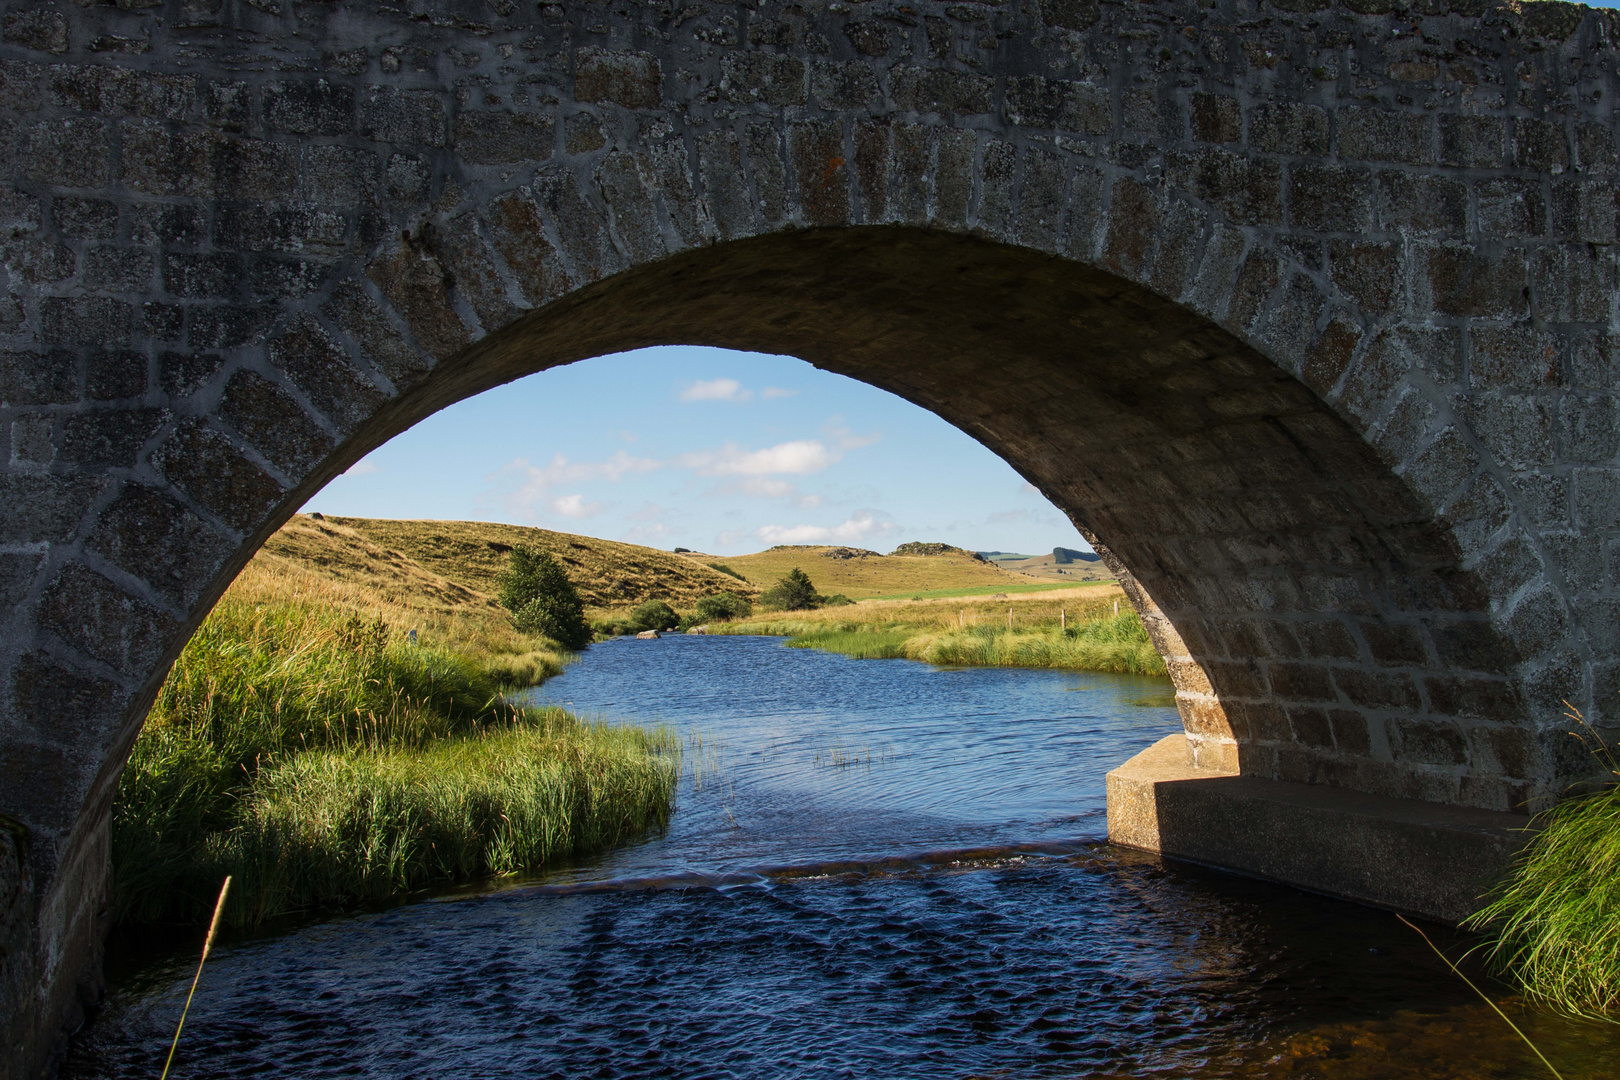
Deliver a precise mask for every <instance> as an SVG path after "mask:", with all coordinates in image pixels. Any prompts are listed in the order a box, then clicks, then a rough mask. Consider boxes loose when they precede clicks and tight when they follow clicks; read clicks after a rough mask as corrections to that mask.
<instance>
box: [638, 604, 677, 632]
mask: <svg viewBox="0 0 1620 1080" xmlns="http://www.w3.org/2000/svg"><path fill="white" fill-rule="evenodd" d="M630 621H631V623H633V624H634V625H635V626H636V627H638V628H639V629H641V630H673V629H675V628H676V627H677V626H679V625H680V623H681V617H680V616H679V615H677V614H675V609H674V608H672V607H670V606H669V605H668V604H666V603H664V602H663V601H662V600H648V601H647V602H646V603H644V604H642V605H640V606H639V607H637V608H636V609H635V610H634V611H632V612H631V613H630Z"/></svg>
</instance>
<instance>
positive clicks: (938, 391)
mask: <svg viewBox="0 0 1620 1080" xmlns="http://www.w3.org/2000/svg"><path fill="white" fill-rule="evenodd" d="M657 344H701V345H713V346H719V347H724V348H731V349H740V350H750V351H759V352H768V353H783V354H790V355H794V356H798V357H800V358H802V359H805V360H807V361H809V362H811V363H813V364H815V365H816V366H818V367H821V368H824V369H826V370H829V371H834V372H838V373H840V374H844V375H847V376H850V377H852V378H855V379H859V380H861V381H863V382H867V383H870V384H872V385H875V386H878V387H881V388H883V389H885V390H888V391H891V392H893V393H895V394H897V395H899V396H901V397H903V398H905V399H907V400H908V401H911V402H914V403H915V404H917V405H919V406H921V407H923V408H926V409H928V410H930V411H932V412H934V413H936V414H938V415H940V416H941V417H943V418H944V419H946V420H948V421H949V422H951V423H952V424H955V425H956V426H957V427H959V428H961V429H962V430H963V431H965V432H967V433H968V434H970V435H972V436H973V437H975V438H976V439H978V440H979V441H981V442H982V443H984V444H985V445H986V446H987V447H989V448H990V449H991V450H993V451H994V452H996V453H997V454H999V455H1000V456H1001V457H1002V458H1004V459H1005V460H1007V461H1008V462H1009V463H1011V464H1012V465H1013V466H1014V467H1015V468H1016V469H1017V470H1018V471H1019V472H1020V473H1021V474H1023V475H1024V476H1025V477H1026V478H1027V479H1028V480H1029V481H1030V482H1031V483H1033V484H1034V485H1035V486H1036V487H1038V488H1039V489H1040V490H1041V491H1042V492H1043V493H1044V494H1046V495H1047V497H1049V498H1050V499H1051V500H1052V501H1053V502H1054V503H1056V504H1057V505H1058V506H1059V507H1060V508H1061V509H1063V510H1064V511H1065V512H1066V513H1067V514H1068V515H1069V516H1070V517H1071V518H1072V519H1073V520H1074V521H1075V523H1076V524H1077V525H1078V526H1079V527H1080V528H1081V529H1082V530H1083V531H1084V532H1085V534H1086V535H1087V536H1088V537H1091V538H1093V539H1094V541H1095V543H1096V544H1097V545H1098V548H1099V550H1100V551H1103V552H1104V553H1105V557H1106V558H1107V559H1108V560H1109V563H1110V565H1111V566H1112V567H1114V569H1115V570H1116V571H1117V572H1119V573H1120V574H1121V578H1122V580H1123V581H1124V582H1125V584H1126V587H1127V590H1128V591H1129V592H1130V594H1131V596H1132V597H1133V599H1134V600H1135V601H1136V603H1137V604H1138V607H1139V608H1140V609H1141V610H1142V611H1143V613H1144V615H1145V616H1146V617H1147V619H1148V623H1149V626H1150V629H1151V631H1152V632H1153V634H1154V638H1155V642H1156V644H1158V646H1159V648H1160V650H1161V652H1163V653H1164V654H1165V655H1166V657H1167V659H1168V661H1169V663H1170V666H1171V671H1172V676H1173V678H1174V680H1175V683H1176V687H1177V693H1178V702H1179V705H1180V709H1181V713H1182V716H1183V719H1184V721H1185V724H1186V728H1187V731H1188V735H1189V739H1190V742H1191V744H1192V746H1193V747H1194V750H1195V753H1196V754H1197V755H1198V757H1199V759H1200V760H1201V761H1202V762H1203V763H1205V764H1209V765H1214V766H1219V767H1225V768H1239V769H1241V770H1242V771H1243V772H1244V773H1245V774H1252V775H1259V776H1266V777H1274V778H1281V779H1289V780H1298V781H1305V782H1311V783H1326V784H1333V785H1338V786H1346V787H1353V788H1357V789H1360V790H1363V791H1369V792H1373V793H1377V794H1386V795H1394V796H1398V797H1406V798H1419V799H1427V800H1430V801H1438V802H1450V803H1462V804H1465V805H1477V806H1484V807H1489V808H1496V809H1508V808H1510V807H1522V806H1523V805H1524V804H1525V803H1526V801H1527V800H1528V799H1530V798H1531V797H1533V796H1534V795H1535V794H1536V792H1535V791H1534V790H1533V788H1534V780H1533V777H1534V776H1535V775H1536V772H1537V765H1538V763H1539V748H1538V747H1537V746H1536V745H1535V741H1534V737H1533V735H1532V734H1531V733H1530V732H1529V731H1527V730H1525V729H1524V728H1523V727H1521V726H1519V725H1518V724H1516V723H1514V722H1513V721H1514V720H1515V719H1516V716H1515V708H1516V706H1515V702H1516V698H1517V693H1518V691H1517V688H1516V686H1515V683H1514V681H1513V679H1512V678H1511V676H1510V674H1509V671H1510V668H1511V663H1512V659H1513V658H1512V657H1511V655H1510V654H1509V652H1508V650H1507V649H1506V647H1505V646H1504V645H1503V643H1502V641H1501V639H1500V636H1499V635H1498V634H1497V633H1496V632H1495V631H1494V630H1493V629H1492V627H1491V623H1490V619H1489V616H1488V612H1487V609H1488V596H1487V595H1486V592H1485V590H1484V589H1483V588H1481V586H1480V584H1479V582H1478V581H1477V580H1476V578H1475V576H1474V575H1473V574H1471V573H1469V572H1466V571H1463V570H1461V569H1460V568H1459V564H1460V557H1459V554H1458V552H1457V548H1456V545H1455V543H1454V542H1453V540H1452V539H1451V535H1450V532H1449V530H1448V527H1447V523H1446V522H1444V521H1440V520H1437V519H1436V518H1435V516H1434V514H1433V513H1432V512H1431V511H1429V510H1427V509H1425V508H1424V507H1423V506H1422V505H1421V504H1420V502H1419V500H1418V499H1416V498H1415V497H1414V496H1413V495H1412V493H1411V492H1410V491H1409V489H1408V488H1407V486H1406V484H1405V483H1404V482H1403V481H1402V480H1401V479H1400V478H1399V477H1398V476H1396V475H1395V474H1394V473H1393V472H1392V471H1391V469H1390V468H1389V466H1388V465H1387V464H1386V463H1384V462H1383V461H1381V460H1380V459H1379V457H1378V455H1377V454H1376V452H1375V451H1374V450H1373V449H1372V448H1370V447H1369V446H1368V445H1367V443H1366V442H1365V441H1364V440H1363V439H1362V438H1361V437H1360V436H1358V435H1357V434H1356V433H1355V432H1354V431H1352V430H1351V429H1350V428H1349V427H1348V426H1347V425H1346V424H1345V423H1344V422H1343V421H1342V420H1341V419H1339V418H1338V417H1337V416H1335V415H1334V414H1333V413H1332V412H1330V411H1329V409H1328V408H1327V407H1326V406H1324V405H1323V404H1322V402H1321V401H1320V400H1319V398H1318V397H1317V396H1316V395H1315V394H1313V393H1312V392H1311V391H1310V390H1309V389H1307V388H1306V387H1305V386H1304V385H1302V384H1301V383H1300V382H1299V380H1298V379H1296V378H1295V377H1294V376H1293V375H1291V374H1289V373H1288V372H1286V371H1283V370H1282V369H1281V368H1279V367H1278V366H1277V365H1276V364H1275V363H1273V362H1271V361H1270V360H1268V359H1267V358H1266V357H1264V356H1263V355H1261V354H1260V353H1259V352H1257V351H1256V350H1255V349H1254V348H1253V347H1251V346H1249V345H1247V344H1245V343H1243V342H1242V341H1240V340H1239V339H1237V338H1236V337H1234V336H1233V335H1232V334H1230V333H1228V332H1227V331H1225V330H1223V329H1222V328H1220V327H1219V326H1217V325H1215V324H1214V323H1212V322H1210V321H1209V320H1208V319H1206V318H1203V317H1201V316H1199V315H1197V314H1195V313H1192V312H1190V311H1188V310H1187V309H1186V308H1184V307H1181V306H1180V305H1177V304H1175V303H1172V302H1170V301H1167V300H1165V299H1163V298H1161V297H1159V296H1157V295H1155V294H1153V293H1152V292H1150V291H1148V290H1147V289H1145V288H1142V287H1140V286H1137V285H1134V284H1132V283H1130V282H1127V281H1125V280H1123V279H1121V278H1119V277H1117V276H1115V275H1113V274H1110V273H1107V272H1105V271H1102V270H1098V269H1095V268H1088V267H1085V266H1082V265H1080V264H1077V263H1075V262H1073V261H1071V260H1066V259H1062V258H1059V257H1055V256H1049V255H1044V254H1040V253H1037V252H1032V251H1029V250H1027V249H1023V248H1016V247H1012V246H1008V245H1004V244H999V243H993V242H990V241H986V240H981V239H978V238H974V237H966V236H961V235H956V234H952V233H946V232H940V231H930V230H922V229H909V228H901V227H893V226H886V227H866V228H844V229H819V230H817V229H812V230H797V231H791V232H785V233H778V234H774V235H769V236H765V237H759V238H754V239H750V240H744V241H735V242H731V243H726V244H719V245H714V246H710V247H705V248H701V249H697V250H695V251H690V252H687V253H684V254H681V255H677V256H673V257H669V258H666V259H663V260H659V261H657V262H653V263H649V264H646V265H643V266H641V267H639V268H637V269H634V270H630V271H626V272H623V273H621V274H618V275H615V276H613V277H611V278H608V279H605V280H603V281H600V282H598V283H597V284H595V285H592V286H589V287H587V288H585V289H582V290H579V291H578V292H575V293H573V294H571V295H569V296H568V297H566V298H564V299H562V300H558V301H555V302H553V303H552V304H550V305H548V306H547V307H545V308H543V309H541V310H538V311H536V312H533V313H531V314H529V315H527V316H525V317H523V318H521V319H519V320H517V321H516V322H514V323H512V324H511V325H509V326H507V327H505V328H504V329H502V330H500V331H498V332H497V333H494V334H492V335H490V336H489V337H487V338H485V339H484V340H482V341H481V342H479V343H478V344H477V345H475V346H473V347H472V348H471V349H469V350H468V351H467V352H466V353H465V354H463V355H462V356H460V357H458V358H456V359H455V360H453V361H449V362H446V363H443V364H442V365H441V366H440V367H439V368H438V369H436V370H435V371H434V373H433V374H432V375H431V376H429V377H428V378H427V379H425V380H424V381H423V382H422V383H420V384H419V385H418V386H416V387H415V388H413V389H412V390H411V391H409V392H407V393H405V394H404V395H402V396H401V397H399V398H398V399H396V400H395V402H394V403H393V404H391V405H390V406H389V407H387V408H386V409H385V410H384V411H383V412H381V413H379V414H378V415H377V416H376V417H374V418H373V420H372V421H371V422H370V423H368V424H366V425H365V426H364V427H362V428H361V429H359V430H357V431H356V432H355V434H354V435H353V436H352V437H351V439H350V440H348V441H347V442H346V443H345V445H344V446H343V447H342V448H340V449H339V450H338V452H337V453H335V454H334V456H333V458H332V460H331V462H330V463H329V464H328V465H327V467H325V468H323V469H320V470H317V475H319V476H320V477H321V480H320V482H324V480H325V478H327V477H329V476H330V475H331V474H334V473H335V472H336V471H337V470H339V469H340V468H342V467H343V466H345V465H346V464H347V463H348V462H350V461H352V460H355V459H357V458H358V457H360V456H361V455H363V454H364V453H365V452H366V451H367V450H369V449H370V448H371V447H372V446H375V445H377V444H378V443H380V442H381V441H383V440H385V439H386V438H388V437H390V436H391V435H392V434H394V433H396V432H398V431H400V430H403V428H404V427H407V426H409V425H410V424H412V423H414V422H416V421H417V420H419V419H421V418H422V417H425V416H427V415H429V414H431V413H432V412H434V411H437V410H438V409H440V408H443V407H444V406H446V405H448V404H450V403H452V402H454V401H456V400H460V399H462V398H464V397H466V396H469V395H471V394H474V393H477V392H480V391H482V390H484V389H487V388H489V387H492V386H496V385H499V384H501V383H503V382H506V381H509V380H511V379H515V378H518V377H521V376H523V375H526V374H529V373H531V372H534V371H537V370H541V369H544V368H547V367H551V366H555V365H557V364H561V363H567V362H570V361H574V360H578V359H583V358H586V357H591V356H598V355H602V354H606V353H612V352H620V351H624V350H628V349H633V348H638V347H643V346H649V345H657ZM559 407H565V405H564V403H559ZM316 486H318V484H312V485H311V486H310V488H309V490H311V491H312V490H314V488H315V487H316Z"/></svg>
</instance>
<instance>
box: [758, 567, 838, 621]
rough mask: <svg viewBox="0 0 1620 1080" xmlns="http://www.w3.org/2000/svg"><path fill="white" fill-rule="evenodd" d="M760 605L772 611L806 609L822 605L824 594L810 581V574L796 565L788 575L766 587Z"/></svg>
mask: <svg viewBox="0 0 1620 1080" xmlns="http://www.w3.org/2000/svg"><path fill="white" fill-rule="evenodd" d="M759 603H760V606H761V607H763V608H766V609H768V610H771V611H806V610H809V609H810V608H817V607H820V606H821V605H822V603H823V600H822V596H821V594H820V593H818V592H817V591H816V587H815V586H814V585H813V584H811V582H810V575H808V574H806V573H805V572H804V571H803V570H800V569H799V568H798V567H797V566H795V567H794V568H793V569H792V570H789V571H788V574H787V577H785V578H782V579H781V580H779V581H778V582H777V583H776V584H775V585H772V586H771V587H770V588H768V589H766V590H765V592H764V593H763V594H761V596H760V598H759Z"/></svg>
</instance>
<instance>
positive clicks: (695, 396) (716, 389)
mask: <svg viewBox="0 0 1620 1080" xmlns="http://www.w3.org/2000/svg"><path fill="white" fill-rule="evenodd" d="M753 396H754V392H753V391H752V390H749V389H748V388H747V387H745V386H743V384H742V383H740V382H738V381H737V380H736V379H700V380H698V381H697V382H695V383H691V384H689V385H688V386H687V387H686V389H685V390H682V391H681V400H682V401H747V400H749V399H750V398H752V397H753Z"/></svg>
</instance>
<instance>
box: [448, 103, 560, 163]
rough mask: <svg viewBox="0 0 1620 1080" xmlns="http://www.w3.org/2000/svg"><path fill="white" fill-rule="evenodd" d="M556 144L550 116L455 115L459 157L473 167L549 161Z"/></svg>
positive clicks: (477, 113) (482, 113)
mask: <svg viewBox="0 0 1620 1080" xmlns="http://www.w3.org/2000/svg"><path fill="white" fill-rule="evenodd" d="M555 141H556V123H555V121H554V120H552V118H551V117H549V116H536V115H533V114H531V113H510V112H466V111H463V112H460V113H457V114H456V123H455V138H454V144H455V148H456V154H457V156H458V157H460V158H461V159H462V160H463V161H466V162H469V163H471V164H474V165H507V164H513V163H516V162H529V161H533V162H541V161H546V160H547V159H549V158H550V157H551V153H552V148H553V143H554V142H555Z"/></svg>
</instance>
